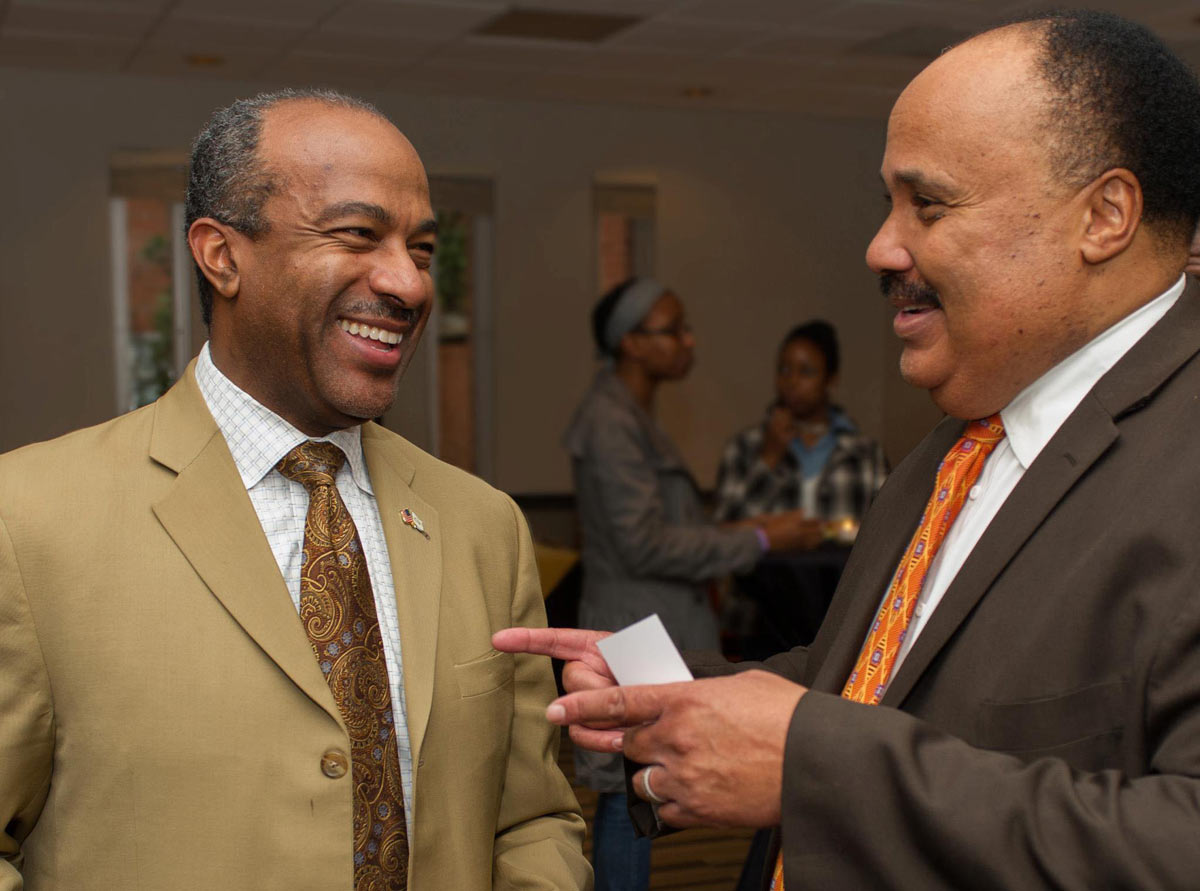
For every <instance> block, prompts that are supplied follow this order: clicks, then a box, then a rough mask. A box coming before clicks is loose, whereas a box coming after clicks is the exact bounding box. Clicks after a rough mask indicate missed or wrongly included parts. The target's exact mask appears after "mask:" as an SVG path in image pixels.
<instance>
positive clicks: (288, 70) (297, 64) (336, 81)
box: [263, 53, 412, 90]
mask: <svg viewBox="0 0 1200 891" xmlns="http://www.w3.org/2000/svg"><path fill="white" fill-rule="evenodd" d="M411 64H412V63H411V62H407V61H405V60H399V59H398V60H396V61H395V62H390V63H389V62H380V61H373V60H369V59H362V58H358V59H354V58H348V57H346V56H330V55H324V54H321V53H289V54H288V55H287V56H285V57H284V58H282V59H279V60H278V61H275V62H272V63H271V64H270V65H269V66H268V67H267V68H266V69H264V71H263V76H264V77H267V78H270V79H271V80H278V81H281V82H285V83H287V84H288V85H289V86H294V87H302V86H315V85H330V86H345V87H353V88H355V89H368V90H380V89H386V88H388V87H390V86H392V85H393V84H394V83H395V82H396V80H397V78H398V77H399V76H400V75H401V74H402V73H403V72H404V71H406V70H407V69H408V68H410V67H411Z"/></svg>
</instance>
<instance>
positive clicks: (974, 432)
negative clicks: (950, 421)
mask: <svg viewBox="0 0 1200 891" xmlns="http://www.w3.org/2000/svg"><path fill="white" fill-rule="evenodd" d="M963 439H966V440H970V441H972V442H979V443H984V444H985V445H993V446H994V445H995V444H996V443H998V442H999V441H1000V440H1002V439H1004V422H1003V421H1001V420H1000V412H996V413H995V414H994V415H992V416H991V417H988V418H983V419H982V420H979V421H971V422H970V423H969V424H967V427H966V429H965V430H963Z"/></svg>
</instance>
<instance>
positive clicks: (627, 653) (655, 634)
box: [596, 613, 692, 687]
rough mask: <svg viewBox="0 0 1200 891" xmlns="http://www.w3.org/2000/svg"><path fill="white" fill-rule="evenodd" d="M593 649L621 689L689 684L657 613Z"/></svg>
mask: <svg viewBox="0 0 1200 891" xmlns="http://www.w3.org/2000/svg"><path fill="white" fill-rule="evenodd" d="M596 646H598V647H599V648H600V654H601V655H602V656H603V657H604V661H605V662H607V663H608V667H609V668H610V669H611V670H612V673H613V677H615V678H616V679H617V683H618V684H620V685H621V686H622V687H628V686H630V685H631V684H673V683H676V682H678V681H690V680H692V673H691V672H690V671H688V667H687V666H686V665H685V664H684V662H683V657H682V656H680V655H679V650H677V649H676V648H675V644H674V643H672V642H671V638H670V636H669V635H668V634H667V629H666V628H664V627H663V623H662V619H660V618H659V617H658V613H655V614H654V615H652V616H647V617H646V618H644V619H642V620H641V621H640V622H634V623H633V624H632V625H630V626H629V627H628V628H624V629H622V630H620V631H618V632H617V633H616V634H612V635H609V636H608V637H606V638H604V639H603V640H601V641H600V642H598V643H597V644H596Z"/></svg>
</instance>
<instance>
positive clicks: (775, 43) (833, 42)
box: [738, 30, 863, 59]
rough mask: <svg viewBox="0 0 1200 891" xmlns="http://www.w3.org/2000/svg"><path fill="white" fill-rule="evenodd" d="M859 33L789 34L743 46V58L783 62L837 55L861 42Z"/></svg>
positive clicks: (819, 32)
mask: <svg viewBox="0 0 1200 891" xmlns="http://www.w3.org/2000/svg"><path fill="white" fill-rule="evenodd" d="M862 39H863V36H862V34H861V33H859V32H858V31H851V30H845V31H786V32H783V33H778V32H777V33H776V34H774V35H773V36H771V37H770V38H767V39H764V40H762V41H760V42H755V43H750V44H747V45H746V46H743V47H742V48H741V49H740V50H739V51H738V55H739V56H746V57H756V56H760V57H764V58H779V59H808V58H812V57H813V56H818V57H823V56H835V55H839V54H841V53H843V52H845V51H846V50H847V49H848V48H849V47H851V46H853V45H854V44H856V43H858V42H860V41H861V40H862Z"/></svg>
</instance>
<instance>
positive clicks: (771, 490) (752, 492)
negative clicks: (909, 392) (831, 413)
mask: <svg viewBox="0 0 1200 891" xmlns="http://www.w3.org/2000/svg"><path fill="white" fill-rule="evenodd" d="M762 444H763V425H762V424H756V425H755V426H753V427H748V428H747V429H745V430H743V431H742V432H741V433H739V434H738V435H737V436H735V437H733V439H731V440H730V441H729V444H728V445H726V446H725V451H724V453H723V454H722V455H721V466H720V467H719V468H718V470H717V507H716V512H715V516H714V519H715V520H716V521H717V522H719V523H727V522H732V521H735V520H741V519H745V518H746V517H754V516H758V515H759V514H773V513H781V512H783V511H788V510H798V509H800V508H802V507H803V506H804V505H803V484H804V475H803V472H802V471H801V469H800V462H799V461H798V460H797V459H796V455H795V454H794V453H793V452H792V450H791V449H788V450H787V451H786V452H785V453H784V456H783V458H782V459H781V460H780V461H779V463H778V464H777V465H775V467H773V468H772V467H768V466H767V465H766V464H764V463H763V461H762V459H761V457H760V455H761V453H762ZM887 474H888V464H887V458H885V457H884V454H883V449H882V448H880V446H879V443H877V442H875V440H873V439H871V438H870V437H867V436H864V435H863V434H861V433H859V432H858V431H857V430H854V429H849V430H847V429H841V430H836V431H835V433H834V447H833V454H832V455H830V456H829V461H828V462H827V463H826V464H825V467H824V468H823V469H822V471H821V474H820V476H819V477H818V479H817V485H816V513H817V516H818V517H819V518H821V519H826V520H836V519H841V518H842V517H854V518H855V519H856V520H860V521H861V520H862V516H863V514H864V513H866V511H867V508H868V507H869V506H870V504H871V502H872V500H874V498H875V495H876V494H877V493H878V492H879V489H880V487H882V486H883V481H884V480H885V479H886V478H887Z"/></svg>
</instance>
